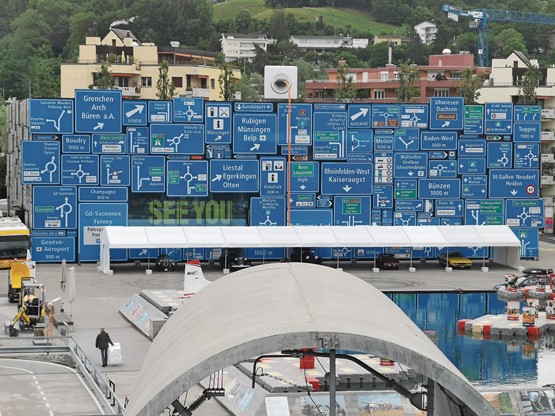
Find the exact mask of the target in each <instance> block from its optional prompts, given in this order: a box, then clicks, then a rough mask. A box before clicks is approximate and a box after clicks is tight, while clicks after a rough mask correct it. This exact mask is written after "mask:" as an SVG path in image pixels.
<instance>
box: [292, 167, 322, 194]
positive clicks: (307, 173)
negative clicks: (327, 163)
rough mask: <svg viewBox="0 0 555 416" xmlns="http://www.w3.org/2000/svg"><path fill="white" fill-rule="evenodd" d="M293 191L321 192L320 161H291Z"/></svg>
mask: <svg viewBox="0 0 555 416" xmlns="http://www.w3.org/2000/svg"><path fill="white" fill-rule="evenodd" d="M290 188H291V192H319V191H320V164H319V163H318V162H292V163H291V185H290Z"/></svg>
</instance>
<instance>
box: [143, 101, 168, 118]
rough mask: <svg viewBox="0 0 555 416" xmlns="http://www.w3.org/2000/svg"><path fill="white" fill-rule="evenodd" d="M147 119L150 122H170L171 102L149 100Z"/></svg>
mask: <svg viewBox="0 0 555 416" xmlns="http://www.w3.org/2000/svg"><path fill="white" fill-rule="evenodd" d="M148 121H149V122H150V123H171V122H172V102H171V101H149V102H148Z"/></svg>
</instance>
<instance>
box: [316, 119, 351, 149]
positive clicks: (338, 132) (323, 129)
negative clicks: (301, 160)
mask: <svg viewBox="0 0 555 416" xmlns="http://www.w3.org/2000/svg"><path fill="white" fill-rule="evenodd" d="M346 132H347V113H346V112H345V111H341V112H340V111H338V112H334V113H331V112H322V111H315V112H314V147H313V154H314V159H316V160H319V159H323V160H330V159H346V158H347V137H346Z"/></svg>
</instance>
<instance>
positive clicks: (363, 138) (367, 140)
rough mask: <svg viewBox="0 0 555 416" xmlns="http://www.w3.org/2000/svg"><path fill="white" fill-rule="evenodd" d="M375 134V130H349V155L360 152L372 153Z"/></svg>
mask: <svg viewBox="0 0 555 416" xmlns="http://www.w3.org/2000/svg"><path fill="white" fill-rule="evenodd" d="M373 136H374V132H373V130H365V129H349V130H347V157H351V156H353V155H359V154H371V153H372V152H373V151H374V141H373Z"/></svg>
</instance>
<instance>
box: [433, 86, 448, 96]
mask: <svg viewBox="0 0 555 416" xmlns="http://www.w3.org/2000/svg"><path fill="white" fill-rule="evenodd" d="M434 97H449V88H434Z"/></svg>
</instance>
